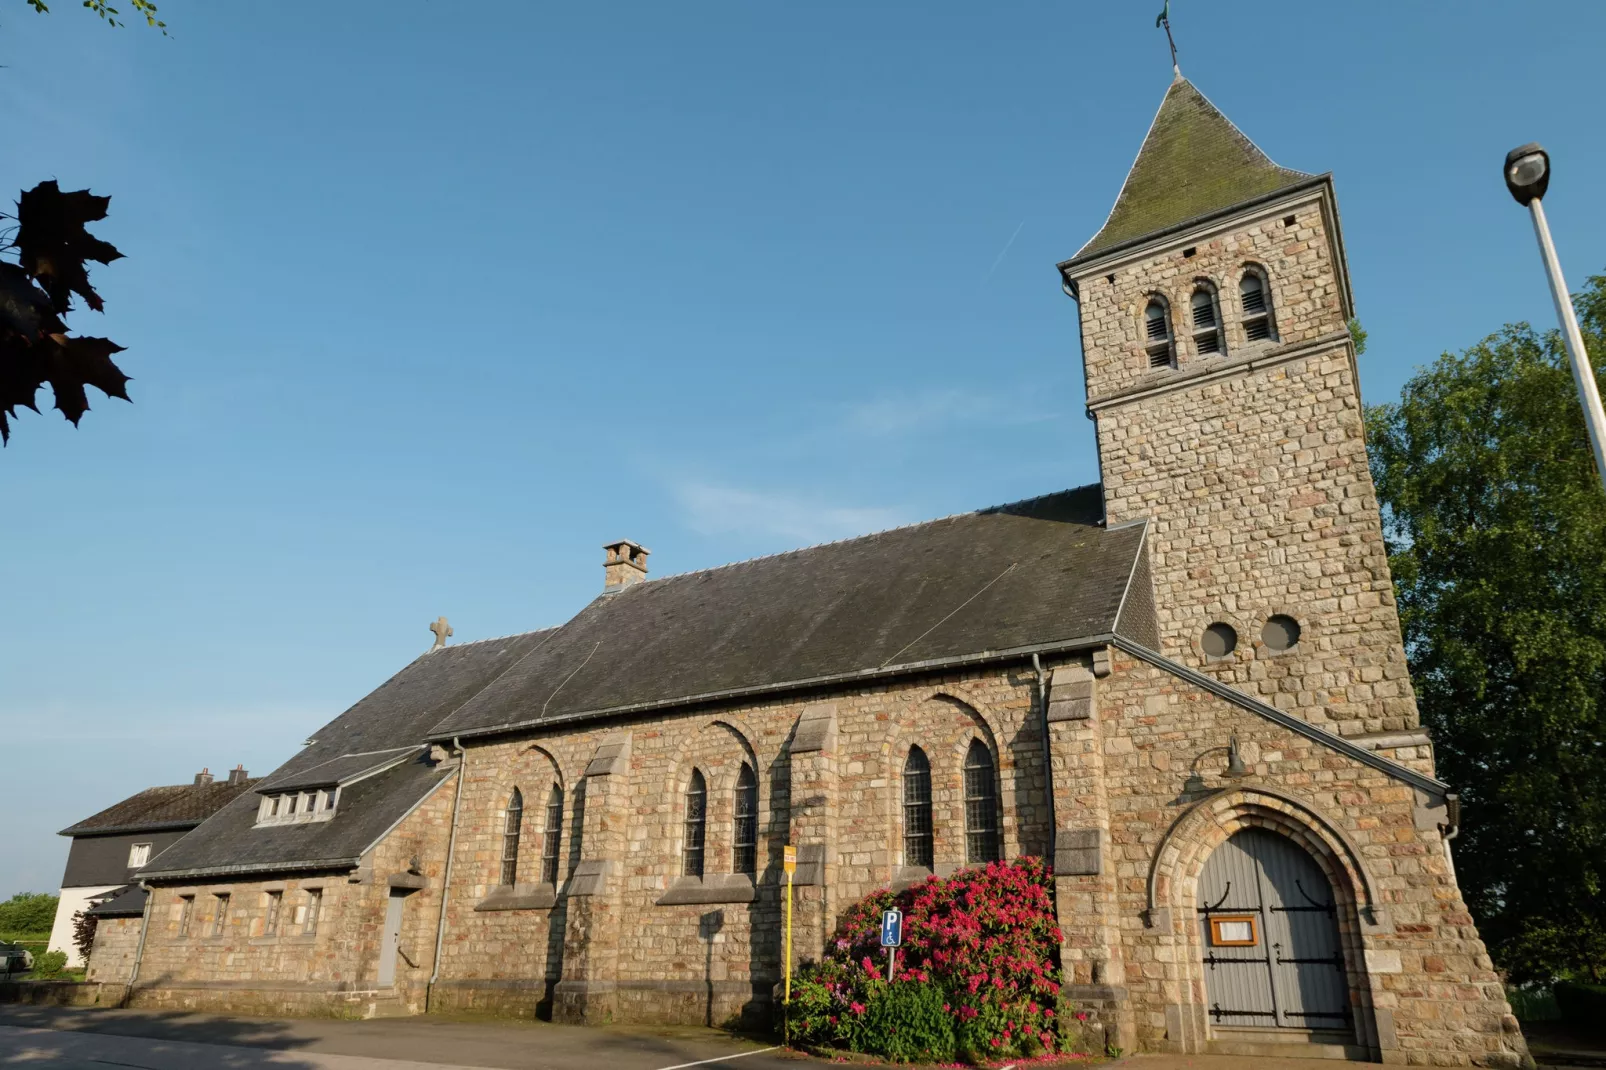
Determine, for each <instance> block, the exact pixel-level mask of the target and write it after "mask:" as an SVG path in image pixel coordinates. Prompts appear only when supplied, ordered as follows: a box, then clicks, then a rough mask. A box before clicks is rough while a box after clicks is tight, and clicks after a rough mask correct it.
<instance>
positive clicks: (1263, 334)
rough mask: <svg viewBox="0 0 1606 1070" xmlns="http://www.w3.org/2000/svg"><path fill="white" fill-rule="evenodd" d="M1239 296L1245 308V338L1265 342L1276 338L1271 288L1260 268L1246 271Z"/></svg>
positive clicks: (1240, 285) (1239, 289)
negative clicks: (1272, 314)
mask: <svg viewBox="0 0 1606 1070" xmlns="http://www.w3.org/2000/svg"><path fill="white" fill-rule="evenodd" d="M1238 298H1239V301H1240V302H1241V303H1242V304H1243V309H1244V340H1245V341H1248V342H1265V341H1271V340H1275V339H1276V337H1277V330H1276V327H1275V326H1274V325H1273V323H1272V319H1271V288H1270V287H1269V286H1267V285H1266V277H1265V276H1264V275H1263V274H1261V272H1260V269H1258V268H1248V269H1246V270H1245V271H1244V277H1243V281H1242V282H1240V283H1238Z"/></svg>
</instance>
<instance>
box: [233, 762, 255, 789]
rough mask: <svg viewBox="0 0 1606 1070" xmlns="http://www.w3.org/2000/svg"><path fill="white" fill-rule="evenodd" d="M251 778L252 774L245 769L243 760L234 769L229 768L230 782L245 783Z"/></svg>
mask: <svg viewBox="0 0 1606 1070" xmlns="http://www.w3.org/2000/svg"><path fill="white" fill-rule="evenodd" d="M250 779H251V774H250V773H247V772H246V771H245V763H244V762H241V763H240V764H239V765H237V766H235V767H234V768H233V769H230V770H229V783H230V784H244V783H245V782H246V781H247V780H250Z"/></svg>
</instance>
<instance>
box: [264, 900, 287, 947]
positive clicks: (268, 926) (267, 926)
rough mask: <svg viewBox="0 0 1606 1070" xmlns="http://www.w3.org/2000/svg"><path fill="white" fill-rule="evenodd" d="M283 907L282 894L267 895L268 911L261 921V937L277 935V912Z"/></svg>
mask: <svg viewBox="0 0 1606 1070" xmlns="http://www.w3.org/2000/svg"><path fill="white" fill-rule="evenodd" d="M283 906H284V893H283V892H269V893H268V909H267V913H266V914H265V915H264V917H263V919H262V935H263V936H278V935H279V911H280V909H281V908H282V907H283Z"/></svg>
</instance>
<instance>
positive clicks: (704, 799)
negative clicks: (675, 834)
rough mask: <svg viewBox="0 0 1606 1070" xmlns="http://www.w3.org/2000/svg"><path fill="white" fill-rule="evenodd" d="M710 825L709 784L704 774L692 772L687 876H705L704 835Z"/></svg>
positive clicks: (689, 796)
mask: <svg viewBox="0 0 1606 1070" xmlns="http://www.w3.org/2000/svg"><path fill="white" fill-rule="evenodd" d="M707 825H708V784H707V782H705V781H704V780H703V774H702V773H700V772H698V771H697V770H696V769H693V770H692V771H691V783H690V784H688V785H687V786H686V876H688V877H701V876H702V875H703V833H704V832H705V831H706V828H707Z"/></svg>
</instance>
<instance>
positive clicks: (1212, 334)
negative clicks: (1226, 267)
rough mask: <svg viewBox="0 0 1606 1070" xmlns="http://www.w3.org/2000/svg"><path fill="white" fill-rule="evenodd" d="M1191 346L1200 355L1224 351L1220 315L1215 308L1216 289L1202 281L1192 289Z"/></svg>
mask: <svg viewBox="0 0 1606 1070" xmlns="http://www.w3.org/2000/svg"><path fill="white" fill-rule="evenodd" d="M1191 305H1192V309H1193V348H1194V351H1195V352H1197V353H1198V354H1199V355H1200V356H1205V355H1207V354H1210V353H1225V352H1226V351H1227V347H1226V346H1225V345H1223V344H1222V341H1221V316H1220V314H1219V313H1218V312H1217V309H1216V291H1215V289H1214V288H1213V287H1210V286H1207V285H1205V284H1203V283H1201V284H1200V285H1199V287H1198V288H1197V289H1195V290H1194V291H1193V300H1192V302H1191Z"/></svg>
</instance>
